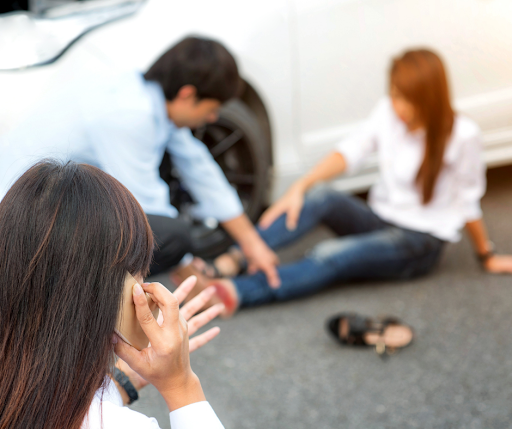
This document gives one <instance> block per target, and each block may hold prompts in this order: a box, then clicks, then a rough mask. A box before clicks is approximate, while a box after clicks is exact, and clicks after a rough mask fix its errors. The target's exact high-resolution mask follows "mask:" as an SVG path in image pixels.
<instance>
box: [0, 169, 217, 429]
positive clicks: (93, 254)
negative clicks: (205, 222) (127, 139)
mask: <svg viewBox="0 0 512 429" xmlns="http://www.w3.org/2000/svg"><path fill="white" fill-rule="evenodd" d="M152 251H153V235H152V232H151V229H150V227H149V224H148V222H147V219H146V216H145V215H144V212H143V211H142V209H141V207H140V205H139V204H138V203H137V201H136V200H135V198H134V197H133V196H132V195H131V194H130V192H129V191H128V190H127V189H126V188H125V187H124V186H122V185H121V184H120V183H119V182H118V181H117V180H115V179H114V178H112V177H111V176H109V175H108V174H106V173H104V172H102V171H101V170H99V169H97V168H95V167H91V166H88V165H84V164H76V163H72V162H69V163H67V164H61V163H58V162H52V161H45V162H41V163H39V164H37V165H35V166H34V167H32V168H31V169H30V170H28V171H27V172H26V173H25V174H23V176H21V177H20V178H19V179H18V180H17V181H16V183H15V184H14V185H13V186H12V187H11V189H10V190H9V192H8V193H7V195H6V196H5V198H4V199H3V200H2V202H1V203H0V278H1V279H2V287H1V288H0V429H18V428H19V429H27V428H30V429H79V428H81V427H83V428H88V429H96V428H98V429H99V428H104V429H109V428H110V429H113V428H123V429H129V428H133V429H135V428H137V429H141V428H147V429H149V428H152V429H155V428H158V423H157V422H156V420H154V419H150V418H148V417H146V416H143V415H142V414H139V413H137V412H135V411H132V410H130V409H127V408H123V407H122V405H123V402H122V395H121V393H122V392H121V390H122V387H120V386H119V387H116V385H115V384H114V382H113V380H112V378H111V377H109V375H110V376H112V369H113V365H114V362H115V360H114V358H115V354H117V355H118V356H120V357H121V358H122V359H123V360H124V361H125V362H126V363H127V364H128V365H129V366H130V367H131V368H132V369H133V370H134V371H136V373H137V374H139V375H140V376H141V377H142V378H143V379H144V380H146V381H147V382H150V383H153V384H154V385H155V387H156V388H157V389H158V390H159V392H160V393H161V394H162V396H163V397H164V399H165V401H166V403H167V405H168V407H169V410H170V419H171V422H172V425H173V429H177V428H180V427H181V428H183V427H186V428H198V429H199V428H204V427H209V428H222V424H221V423H220V422H219V421H218V419H217V417H216V416H215V413H214V412H213V410H212V409H211V407H210V406H209V405H208V403H207V402H205V398H204V394H203V391H202V389H201V384H200V383H199V380H198V378H197V376H196V375H195V374H194V373H193V372H192V370H191V368H190V362H189V346H190V349H193V348H197V347H198V346H200V345H202V344H204V343H205V342H208V341H209V339H211V338H212V337H213V336H215V334H216V333H217V332H218V329H215V328H213V330H210V331H209V334H208V333H206V335H205V334H202V335H200V336H198V337H196V338H194V339H192V340H190V343H189V341H188V334H190V333H193V331H195V330H196V329H197V328H198V327H199V326H201V325H203V324H204V323H205V322H207V321H209V320H211V319H212V318H213V317H214V316H215V315H216V313H218V312H219V311H220V310H221V308H217V309H210V310H208V311H207V312H205V313H202V314H201V315H199V316H196V318H192V319H191V320H190V325H189V326H190V328H187V322H186V321H185V319H189V318H190V316H191V313H193V312H195V311H196V310H197V309H198V308H197V307H199V308H200V307H201V306H202V305H204V302H205V301H206V300H207V299H209V298H211V296H212V293H213V291H210V292H207V293H206V295H204V294H203V295H202V298H200V299H199V300H197V299H196V300H195V303H193V301H194V300H192V301H190V303H189V304H187V306H185V307H183V309H182V310H181V311H182V313H181V314H180V310H179V301H181V300H183V298H184V295H185V294H186V293H187V291H189V290H190V288H191V286H193V284H191V281H188V282H187V283H186V284H185V285H183V286H182V287H180V288H179V289H178V290H177V291H176V292H175V293H174V294H171V293H170V292H169V291H168V290H167V289H165V287H163V286H162V285H160V284H158V283H151V284H149V283H143V280H142V278H143V277H144V276H145V275H146V274H147V272H148V269H149V265H150V262H151V255H152ZM127 273H130V274H132V275H133V276H134V277H135V279H136V280H137V283H136V284H135V285H134V287H133V302H134V305H135V311H136V315H137V318H138V320H139V322H140V324H141V326H142V329H143V330H144V332H145V334H146V335H147V337H148V338H149V340H150V342H151V346H150V347H147V348H143V349H142V350H141V351H139V350H137V349H135V348H133V347H131V346H130V345H128V344H126V343H125V342H124V341H122V340H121V339H120V338H119V337H118V336H117V335H116V334H115V328H116V326H117V320H118V318H119V316H120V314H121V308H122V301H123V290H124V288H125V278H126V277H127ZM192 283H193V281H192ZM143 292H146V293H147V294H149V295H150V296H151V297H152V298H153V301H155V302H156V303H157V305H158V307H160V311H161V314H162V316H163V321H161V322H162V323H160V324H159V323H157V321H156V320H155V319H154V318H153V316H152V313H151V311H150V309H149V307H148V301H147V299H146V295H145V294H144V293H143ZM187 329H188V332H187ZM125 366H126V365H125ZM134 374H135V373H134Z"/></svg>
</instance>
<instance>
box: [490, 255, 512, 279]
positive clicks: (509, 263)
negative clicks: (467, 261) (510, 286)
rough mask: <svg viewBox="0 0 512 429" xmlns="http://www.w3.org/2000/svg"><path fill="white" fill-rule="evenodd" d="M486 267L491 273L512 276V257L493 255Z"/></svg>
mask: <svg viewBox="0 0 512 429" xmlns="http://www.w3.org/2000/svg"><path fill="white" fill-rule="evenodd" d="M484 266H485V269H486V271H487V272H489V273H493V274H512V255H493V256H491V257H490V258H489V259H487V261H486V262H485V265H484Z"/></svg>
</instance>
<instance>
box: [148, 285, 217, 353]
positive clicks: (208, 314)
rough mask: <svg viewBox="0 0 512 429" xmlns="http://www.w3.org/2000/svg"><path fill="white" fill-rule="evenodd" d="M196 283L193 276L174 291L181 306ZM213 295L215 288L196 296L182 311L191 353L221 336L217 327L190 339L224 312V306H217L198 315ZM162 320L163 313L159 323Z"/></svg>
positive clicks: (207, 289)
mask: <svg viewBox="0 0 512 429" xmlns="http://www.w3.org/2000/svg"><path fill="white" fill-rule="evenodd" d="M196 282H197V278H196V277H195V276H191V277H189V278H188V279H186V280H185V281H184V282H183V283H182V284H181V285H180V286H179V287H178V288H177V289H176V290H175V291H174V296H175V297H176V299H177V300H178V303H180V304H181V303H182V302H183V301H184V300H185V298H186V297H187V296H188V294H189V293H190V291H191V290H192V289H193V288H194V286H195V284H196ZM213 295H215V288H214V287H213V286H210V287H208V288H206V289H205V290H203V291H202V292H201V293H200V294H198V295H197V296H195V297H194V298H193V299H191V300H190V301H189V302H187V303H186V304H185V305H184V306H183V307H181V309H180V313H181V315H182V316H183V318H184V319H185V320H186V321H187V322H188V335H189V351H190V353H192V352H193V351H196V350H197V349H199V348H201V347H203V346H204V345H205V344H207V343H209V342H210V341H211V340H213V339H214V338H215V337H216V336H217V335H219V332H220V328H218V327H215V328H211V329H209V330H208V331H206V332H204V333H202V334H201V335H198V336H197V337H194V338H190V336H191V335H194V334H195V333H196V332H197V331H198V330H199V329H200V328H202V327H203V326H205V325H206V324H207V323H209V322H211V321H212V320H213V319H215V318H216V317H217V316H218V315H219V314H220V313H222V311H223V310H224V304H216V305H214V306H212V307H210V308H208V309H207V310H205V311H203V312H202V313H199V314H197V315H196V313H198V311H199V310H201V309H202V308H203V307H204V306H205V305H206V303H207V302H208V301H209V300H210V299H211V298H212V296H213ZM161 319H162V313H160V317H159V318H158V321H159V323H160V322H161Z"/></svg>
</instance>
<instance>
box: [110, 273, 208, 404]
mask: <svg viewBox="0 0 512 429" xmlns="http://www.w3.org/2000/svg"><path fill="white" fill-rule="evenodd" d="M132 293H133V303H134V308H135V314H136V316H137V320H138V322H139V324H140V326H141V328H142V330H143V331H144V333H145V334H146V336H147V338H148V339H149V341H150V342H151V347H146V348H143V349H142V350H140V351H139V350H137V349H136V348H135V347H131V346H130V345H129V344H128V343H127V342H125V341H118V342H117V344H116V346H115V352H116V354H117V355H118V356H119V357H120V358H121V359H123V360H124V361H125V362H126V363H127V364H128V365H129V366H130V367H131V368H132V369H133V370H134V371H136V372H137V373H138V374H140V375H141V376H142V377H143V378H144V379H145V380H147V381H148V382H150V383H151V384H153V385H154V386H155V387H156V388H157V389H158V391H159V392H160V394H161V395H162V396H163V398H164V399H165V401H166V402H167V405H168V407H169V410H170V411H173V410H176V409H178V408H181V407H184V406H186V405H189V404H192V403H194V402H200V401H204V400H205V398H204V393H203V390H202V388H201V383H200V382H199V379H198V378H197V376H196V375H195V374H194V373H193V372H192V368H191V367H190V359H189V345H188V327H187V322H186V321H185V319H184V318H183V316H182V315H181V314H180V310H179V302H178V300H177V298H176V297H175V296H174V295H173V294H172V293H171V292H169V291H168V290H167V289H166V288H165V287H164V286H162V285H161V284H160V283H149V284H143V285H142V286H141V285H139V284H138V283H135V285H134V286H133V287H132ZM146 294H149V296H150V298H151V299H152V301H154V302H155V303H156V304H157V306H158V308H159V309H160V310H161V311H162V314H163V323H162V325H161V326H160V325H159V324H158V323H157V321H156V318H155V317H154V315H153V311H152V310H151V308H150V306H149V304H148V299H147V297H146ZM129 340H131V339H129Z"/></svg>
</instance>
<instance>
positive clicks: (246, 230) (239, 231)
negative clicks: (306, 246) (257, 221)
mask: <svg viewBox="0 0 512 429" xmlns="http://www.w3.org/2000/svg"><path fill="white" fill-rule="evenodd" d="M222 226H223V227H224V229H225V230H226V231H227V232H228V233H229V235H231V237H233V238H234V239H235V241H237V242H238V245H239V246H240V249H241V250H242V252H243V254H244V256H245V259H246V260H247V268H248V271H249V273H251V274H254V273H255V272H257V271H260V270H261V271H263V272H264V273H265V275H266V276H267V281H268V284H269V285H270V287H273V288H278V287H279V286H281V280H280V279H279V274H278V273H277V268H276V265H277V264H279V258H278V257H277V255H276V254H275V253H274V252H273V251H272V250H271V249H270V248H269V247H268V246H267V245H266V244H265V242H264V241H263V240H262V238H261V237H260V235H259V234H258V231H256V228H254V225H253V224H252V222H251V221H250V219H249V218H248V217H247V215H246V214H242V215H240V216H238V217H236V218H234V219H231V220H229V221H226V222H223V223H222Z"/></svg>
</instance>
